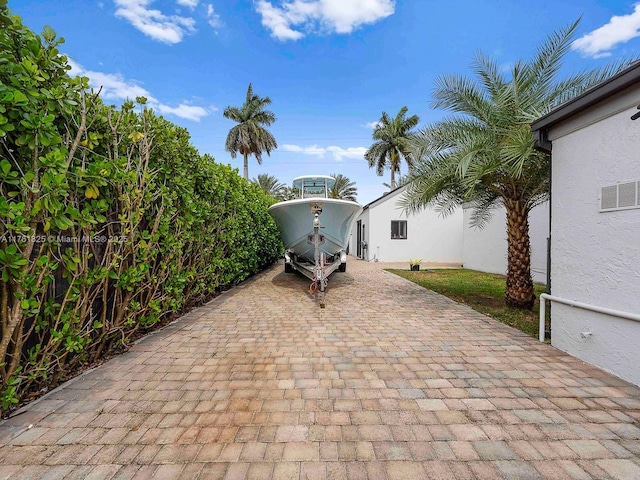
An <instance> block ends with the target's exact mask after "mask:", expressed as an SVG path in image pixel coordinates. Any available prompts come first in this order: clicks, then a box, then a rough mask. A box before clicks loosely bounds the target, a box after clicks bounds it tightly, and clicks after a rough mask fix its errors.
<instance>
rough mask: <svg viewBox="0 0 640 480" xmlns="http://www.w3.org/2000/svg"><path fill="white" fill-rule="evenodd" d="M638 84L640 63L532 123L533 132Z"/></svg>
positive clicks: (639, 80)
mask: <svg viewBox="0 0 640 480" xmlns="http://www.w3.org/2000/svg"><path fill="white" fill-rule="evenodd" d="M638 82H640V61H637V62H635V63H633V64H632V65H631V66H630V67H628V68H626V69H625V70H623V71H621V72H619V73H617V74H616V75H614V76H613V77H611V78H609V79H607V80H604V81H603V82H600V83H599V84H597V85H594V86H593V87H591V88H590V89H588V90H587V91H585V92H583V93H582V94H580V95H578V96H577V97H575V98H572V99H571V100H568V101H566V102H565V103H563V104H561V105H559V106H558V107H556V108H555V109H553V110H551V111H550V112H549V113H547V114H546V115H544V116H542V117H540V118H539V119H537V120H535V121H534V122H532V123H531V130H532V131H533V132H536V131H538V130H543V129H546V128H549V127H551V126H553V125H556V124H558V123H560V122H562V121H564V120H566V119H567V118H569V117H571V116H573V115H576V114H578V113H580V112H582V111H583V110H586V109H587V108H589V107H591V106H593V105H595V104H597V103H599V102H601V101H602V100H604V99H605V98H608V97H610V96H611V95H614V94H616V93H618V92H620V91H622V90H625V89H626V88H628V87H630V86H631V85H633V84H635V83H638Z"/></svg>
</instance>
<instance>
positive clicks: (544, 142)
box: [533, 130, 553, 342]
mask: <svg viewBox="0 0 640 480" xmlns="http://www.w3.org/2000/svg"><path fill="white" fill-rule="evenodd" d="M547 133H548V132H547V131H546V130H535V131H534V132H533V140H534V142H533V146H534V148H535V149H536V150H538V151H540V152H543V153H546V154H547V155H549V236H548V237H547V285H546V289H545V292H546V295H551V222H552V218H553V215H552V211H553V208H552V206H553V202H552V191H553V189H552V188H551V186H552V182H553V175H552V172H553V161H552V157H553V155H552V153H551V150H552V144H551V141H550V140H549V137H548V136H547ZM543 309H544V300H543V299H542V297H540V312H542V310H543ZM543 321H545V316H544V315H542V314H541V315H540V332H539V336H540V341H541V342H544V338H545V324H544V323H542V322H543Z"/></svg>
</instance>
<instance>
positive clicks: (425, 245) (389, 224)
mask: <svg viewBox="0 0 640 480" xmlns="http://www.w3.org/2000/svg"><path fill="white" fill-rule="evenodd" d="M405 189H406V187H404V186H403V187H398V188H396V189H394V190H392V191H391V192H389V193H388V194H386V195H383V196H382V197H380V198H378V199H376V200H374V201H373V202H371V203H369V204H367V205H365V206H364V209H363V211H362V213H361V214H360V216H359V217H358V218H357V220H356V223H355V224H354V227H353V229H352V233H351V238H350V242H349V252H350V253H351V254H353V255H356V256H357V257H358V258H361V259H363V260H368V261H380V262H405V261H406V262H407V266H408V262H409V259H421V260H422V261H423V263H426V262H435V263H453V264H459V265H462V209H459V210H456V211H455V212H454V213H452V214H451V215H448V216H447V217H442V215H440V214H439V213H438V212H436V211H435V210H434V209H433V208H427V209H424V210H423V211H421V212H420V213H417V214H415V215H414V214H406V213H405V212H403V210H402V207H400V206H399V205H398V201H399V200H400V198H401V195H402V194H403V193H404V191H405Z"/></svg>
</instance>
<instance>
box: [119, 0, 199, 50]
mask: <svg viewBox="0 0 640 480" xmlns="http://www.w3.org/2000/svg"><path fill="white" fill-rule="evenodd" d="M151 3H153V0H115V4H116V6H117V7H118V8H117V10H116V16H117V17H121V18H124V19H125V20H127V21H128V22H129V23H131V25H133V26H134V27H135V28H137V29H138V30H140V31H141V32H142V33H144V34H145V35H147V36H148V37H151V38H152V39H154V40H158V41H160V42H163V43H170V44H171V43H179V42H181V41H182V39H183V37H184V36H185V35H187V34H189V33H193V32H195V20H194V19H193V18H190V17H181V16H179V15H165V14H163V13H162V12H161V11H160V10H151V9H149V8H148V7H149V5H150V4H151ZM178 3H181V4H182V5H187V4H193V3H196V4H197V2H194V1H193V0H181V1H180V0H179V2H178Z"/></svg>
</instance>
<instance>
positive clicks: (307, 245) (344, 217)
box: [269, 198, 362, 263]
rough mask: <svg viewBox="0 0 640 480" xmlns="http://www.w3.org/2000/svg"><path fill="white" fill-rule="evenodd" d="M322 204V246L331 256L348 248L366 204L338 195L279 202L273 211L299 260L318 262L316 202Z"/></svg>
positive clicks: (271, 210)
mask: <svg viewBox="0 0 640 480" xmlns="http://www.w3.org/2000/svg"><path fill="white" fill-rule="evenodd" d="M318 204H320V205H321V209H322V213H320V214H319V217H318V218H319V220H320V225H321V228H320V235H321V243H320V246H319V248H320V250H321V251H322V252H324V253H325V255H326V256H327V258H329V257H332V256H335V255H337V254H340V253H341V252H342V251H343V250H346V248H347V244H348V242H349V234H350V233H351V228H352V226H353V223H354V222H355V220H356V218H357V217H358V215H359V214H360V212H361V211H362V207H361V206H360V205H359V204H358V203H356V202H352V201H349V200H340V199H337V198H303V199H297V200H287V201H285V202H280V203H276V204H275V205H272V206H271V207H270V208H269V213H270V214H271V216H272V217H273V218H274V220H275V221H276V224H277V225H278V228H279V229H280V235H281V237H282V241H283V243H284V246H285V248H286V250H287V252H289V253H290V254H294V255H295V256H296V257H297V258H298V259H299V260H303V261H308V262H311V263H314V244H313V234H314V232H313V220H314V216H315V215H314V210H313V209H312V206H317V205H318Z"/></svg>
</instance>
